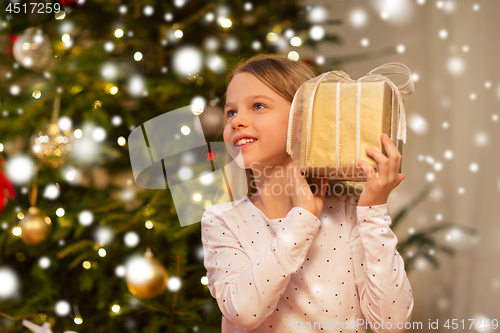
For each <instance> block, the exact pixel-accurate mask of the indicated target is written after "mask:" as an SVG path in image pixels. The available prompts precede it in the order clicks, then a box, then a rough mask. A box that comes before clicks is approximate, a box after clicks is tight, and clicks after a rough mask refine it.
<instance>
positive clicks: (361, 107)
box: [287, 63, 414, 182]
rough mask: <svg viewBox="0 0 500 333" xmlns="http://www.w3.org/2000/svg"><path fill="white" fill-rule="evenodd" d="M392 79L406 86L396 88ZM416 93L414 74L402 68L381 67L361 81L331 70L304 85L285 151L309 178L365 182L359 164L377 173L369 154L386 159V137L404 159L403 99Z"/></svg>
mask: <svg viewBox="0 0 500 333" xmlns="http://www.w3.org/2000/svg"><path fill="white" fill-rule="evenodd" d="M391 76H400V77H403V78H404V79H405V82H404V83H403V84H401V85H399V86H397V85H396V84H395V83H394V82H393V81H392V80H391V79H390V78H389V77H391ZM413 89H414V86H413V81H412V79H411V72H410V70H409V69H408V67H406V66H405V65H403V64H399V63H390V64H385V65H382V66H380V67H377V68H375V69H374V70H372V71H371V72H369V73H368V74H367V75H365V76H363V77H362V78H360V79H358V80H352V79H351V78H350V77H349V75H347V74H346V73H344V72H343V71H330V72H326V73H323V74H321V75H319V76H317V77H315V78H313V79H311V80H309V81H306V82H304V83H303V84H302V85H301V86H300V88H299V89H298V90H297V92H296V93H295V96H294V99H293V102H292V105H291V108H290V118H289V122H288V136H287V152H288V153H289V154H290V155H291V157H292V159H293V160H297V159H299V160H300V170H301V172H302V174H303V175H304V176H306V177H313V178H328V179H337V180H351V181H359V182H364V181H366V174H365V173H364V171H363V169H362V168H361V167H359V166H358V160H359V159H362V160H364V161H366V162H368V163H369V164H370V165H371V166H373V167H375V169H378V167H377V162H376V161H375V160H374V159H372V158H371V157H369V156H368V155H366V149H367V148H371V149H374V150H377V151H379V152H382V153H383V154H384V155H386V156H387V153H386V151H385V149H384V146H383V145H382V142H381V140H380V135H381V134H382V133H387V134H388V135H389V137H390V138H391V140H392V141H393V142H394V144H395V146H396V147H397V148H398V150H399V152H400V153H401V154H402V149H403V143H406V116H405V108H404V103H403V99H402V96H401V94H404V95H409V94H411V93H412V92H413ZM401 165H402V164H401ZM399 172H401V167H400V170H399Z"/></svg>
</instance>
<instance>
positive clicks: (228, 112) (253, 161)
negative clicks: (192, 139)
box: [224, 72, 291, 169]
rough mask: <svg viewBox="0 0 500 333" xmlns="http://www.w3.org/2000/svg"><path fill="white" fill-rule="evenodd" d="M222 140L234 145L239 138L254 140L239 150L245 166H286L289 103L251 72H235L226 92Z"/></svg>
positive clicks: (287, 156) (288, 157) (255, 167)
mask: <svg viewBox="0 0 500 333" xmlns="http://www.w3.org/2000/svg"><path fill="white" fill-rule="evenodd" d="M226 100H227V103H226V105H225V107H224V116H225V117H226V120H227V125H226V127H225V128H224V141H225V142H227V143H230V144H234V143H235V140H238V138H240V137H251V138H255V139H257V141H255V142H253V143H250V144H247V145H246V146H245V147H240V148H235V150H234V151H236V154H237V153H238V151H239V150H240V149H241V154H242V156H243V160H244V168H245V169H248V168H252V169H261V168H263V167H265V166H268V165H270V166H278V165H282V166H285V167H286V165H287V164H288V163H289V162H290V161H291V158H290V155H288V153H287V152H286V138H287V129H288V116H289V112H290V106H291V103H290V102H288V101H287V100H286V99H285V98H283V97H282V96H280V95H278V94H277V93H275V92H274V91H272V90H271V89H270V88H269V87H267V86H266V85H265V84H264V83H263V82H262V81H260V80H259V79H258V78H257V77H256V76H254V75H253V74H250V73H247V72H243V73H238V74H236V75H235V76H234V77H233V79H232V80H231V83H230V84H229V86H228V88H227V92H226Z"/></svg>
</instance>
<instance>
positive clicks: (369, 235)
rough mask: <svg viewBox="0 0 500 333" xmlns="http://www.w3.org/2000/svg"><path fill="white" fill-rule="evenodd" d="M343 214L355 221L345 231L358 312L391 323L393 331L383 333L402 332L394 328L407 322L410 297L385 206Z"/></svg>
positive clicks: (411, 295)
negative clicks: (359, 309) (357, 297)
mask: <svg viewBox="0 0 500 333" xmlns="http://www.w3.org/2000/svg"><path fill="white" fill-rule="evenodd" d="M346 212H347V213H348V220H350V221H356V223H352V222H351V223H350V226H349V232H350V246H351V252H352V260H353V262H352V263H353V268H354V275H355V276H354V279H355V284H356V287H357V288H358V294H359V298H360V306H361V311H362V312H363V314H364V315H365V317H366V318H367V320H369V321H371V322H379V323H381V322H382V321H383V322H384V323H387V322H391V323H392V327H393V328H394V329H392V330H384V332H386V331H390V332H398V331H399V332H403V331H404V329H402V330H398V329H396V327H397V324H398V323H403V324H404V323H405V322H408V321H410V318H411V313H412V310H413V294H412V292H411V286H410V282H409V281H408V277H407V275H406V271H405V267H404V261H403V258H402V257H401V255H400V254H399V253H398V251H397V250H396V245H397V243H398V239H397V237H396V235H395V234H394V232H393V231H392V229H391V228H390V225H391V223H392V220H391V217H390V216H389V214H388V210H387V204H382V205H376V206H354V207H352V208H346ZM350 217H352V219H351V218H350ZM400 326H401V324H400ZM383 327H384V328H387V325H385V324H384V326H383ZM374 331H375V332H376V333H379V332H378V331H377V330H375V329H374ZM380 332H381V331H380Z"/></svg>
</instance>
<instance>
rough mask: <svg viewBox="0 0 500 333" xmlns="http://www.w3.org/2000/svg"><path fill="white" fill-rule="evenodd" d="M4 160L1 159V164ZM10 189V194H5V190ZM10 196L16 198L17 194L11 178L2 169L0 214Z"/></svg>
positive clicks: (0, 178)
mask: <svg viewBox="0 0 500 333" xmlns="http://www.w3.org/2000/svg"><path fill="white" fill-rule="evenodd" d="M3 164H4V161H0V165H3ZM6 189H7V190H8V191H9V196H6V195H5V190H6ZM8 197H10V198H11V199H15V198H16V194H15V193H14V186H12V183H11V182H10V180H9V179H8V178H7V177H6V176H5V174H4V173H3V172H2V171H0V214H1V213H2V211H3V207H4V206H5V205H6V204H7V201H8Z"/></svg>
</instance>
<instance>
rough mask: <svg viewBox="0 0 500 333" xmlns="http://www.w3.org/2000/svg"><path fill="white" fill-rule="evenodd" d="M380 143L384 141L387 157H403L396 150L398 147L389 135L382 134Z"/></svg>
mask: <svg viewBox="0 0 500 333" xmlns="http://www.w3.org/2000/svg"><path fill="white" fill-rule="evenodd" d="M380 141H382V144H383V145H384V149H385V152H386V153H387V157H389V158H391V157H395V158H397V157H398V156H399V155H401V154H400V153H399V150H398V149H397V148H396V145H395V144H394V142H393V141H392V140H391V138H390V137H389V135H387V134H386V133H382V135H380Z"/></svg>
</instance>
